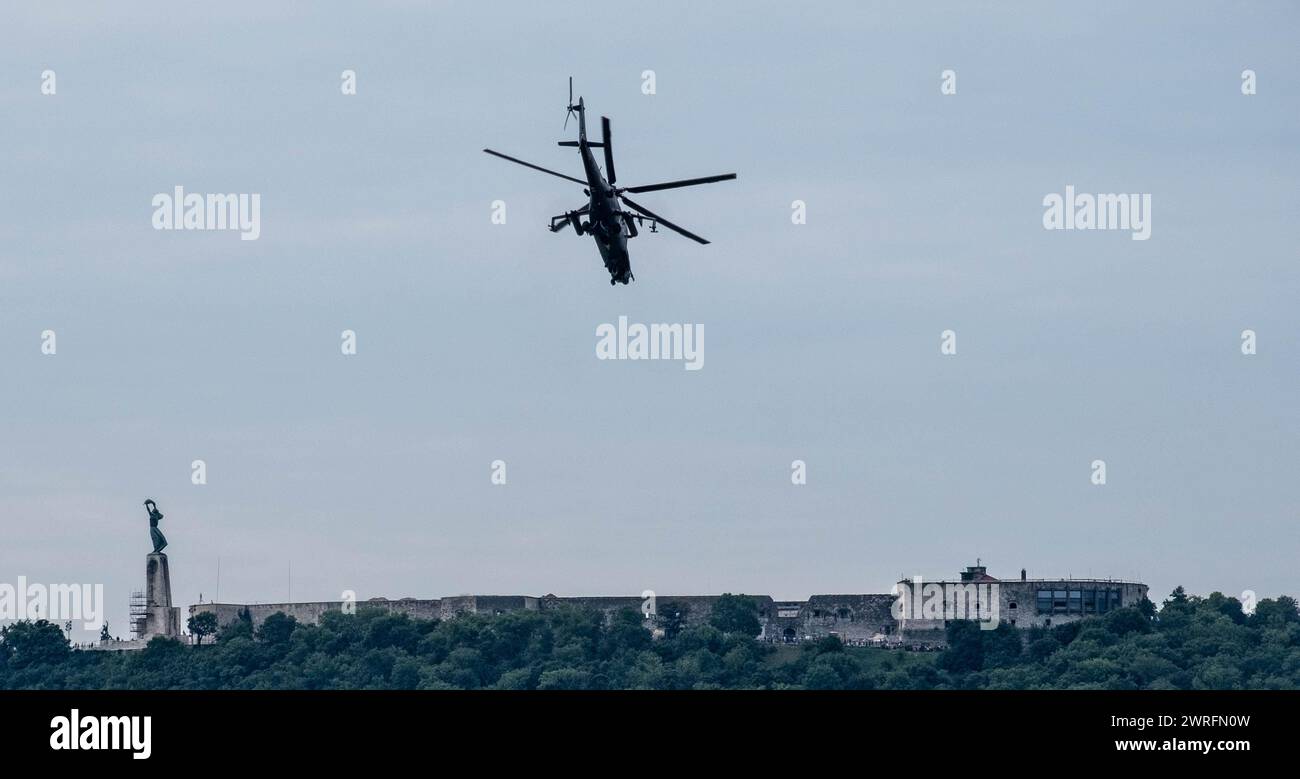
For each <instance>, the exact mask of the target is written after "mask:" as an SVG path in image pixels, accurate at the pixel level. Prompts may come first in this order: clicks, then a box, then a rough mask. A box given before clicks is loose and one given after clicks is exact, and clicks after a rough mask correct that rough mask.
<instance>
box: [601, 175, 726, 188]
mask: <svg viewBox="0 0 1300 779" xmlns="http://www.w3.org/2000/svg"><path fill="white" fill-rule="evenodd" d="M735 177H736V174H735V173H723V174H722V175H720V176H705V177H703V178H698V179H682V180H681V181H665V182H664V183H662V184H646V185H644V186H640V187H623V189H622V191H623V192H658V191H659V190H661V189H676V188H678V187H693V186H695V185H696V184H712V183H713V182H715V181H730V180H731V179H734V178H735ZM611 183H612V182H611Z"/></svg>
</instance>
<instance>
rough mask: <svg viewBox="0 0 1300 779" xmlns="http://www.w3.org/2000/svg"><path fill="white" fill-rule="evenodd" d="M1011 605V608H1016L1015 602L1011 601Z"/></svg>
mask: <svg viewBox="0 0 1300 779" xmlns="http://www.w3.org/2000/svg"><path fill="white" fill-rule="evenodd" d="M1009 605H1010V606H1011V608H1013V609H1014V608H1015V607H1016V602H1015V601H1011V603H1010V604H1009Z"/></svg>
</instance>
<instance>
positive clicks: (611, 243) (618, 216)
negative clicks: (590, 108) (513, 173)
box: [483, 76, 736, 286]
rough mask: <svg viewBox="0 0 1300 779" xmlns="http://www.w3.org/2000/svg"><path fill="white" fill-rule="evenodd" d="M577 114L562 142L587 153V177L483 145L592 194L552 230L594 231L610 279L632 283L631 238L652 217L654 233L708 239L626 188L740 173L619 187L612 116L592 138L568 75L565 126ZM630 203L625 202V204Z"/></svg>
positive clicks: (686, 183) (653, 188) (672, 185)
mask: <svg viewBox="0 0 1300 779" xmlns="http://www.w3.org/2000/svg"><path fill="white" fill-rule="evenodd" d="M574 114H577V116H578V140H576V141H560V142H559V144H560V146H565V147H570V148H576V149H577V150H578V154H579V155H580V156H581V157H582V168H583V171H584V172H585V173H586V180H583V179H580V178H575V177H573V176H566V175H565V174H563V173H559V172H556V171H553V170H550V169H548V168H543V167H542V166H540V165H534V164H532V163H531V162H525V161H523V160H521V159H518V158H516V157H511V156H510V155H508V154H502V153H501V152H499V151H493V150H492V149H484V150H483V151H485V152H487V153H488V154H491V155H493V156H496V157H500V158H501V159H504V160H509V161H511V162H514V163H518V164H520V165H523V166H524V167H527V168H532V169H533V170H538V171H541V172H542V173H549V174H551V175H552V176H558V177H560V178H562V179H565V180H566V181H572V182H573V183H575V184H581V185H582V186H583V187H584V189H583V193H584V194H586V195H587V196H588V197H589V198H590V200H589V201H588V202H587V203H586V204H585V205H583V206H582V207H581V208H577V209H574V210H572V211H566V212H564V213H563V214H560V215H559V216H553V217H551V223H550V230H551V232H553V233H558V232H559V231H561V230H563V229H564V228H565V227H572V228H573V231H574V232H575V233H577V234H578V235H579V236H582V235H590V236H591V237H592V238H593V239H594V240H595V241H596V248H597V249H599V250H600V257H601V259H602V260H603V261H604V262H605V269H606V270H608V271H609V283H610V286H613V285H614V284H615V283H618V284H628V283H630V282H632V281H634V280H635V277H634V276H633V275H632V263H631V260H630V259H629V257H628V253H627V242H628V239H630V238H635V237H637V235H638V234H639V232H640V231H639V230H638V229H637V228H638V226H642V227H643V226H645V223H646V222H647V221H648V222H649V223H650V227H649V231H650V232H652V233H657V232H659V230H658V228H659V227H660V226H663V227H667V228H668V229H669V230H672V231H673V232H676V233H680V234H681V235H684V236H686V237H687V238H690V239H691V240H692V241H696V242H698V243H702V244H707V243H708V241H707V240H705V239H704V238H701V237H700V236H698V235H696V234H695V233H692V232H691V231H690V230H687V229H685V228H683V227H681V226H679V225H675V224H673V223H672V222H670V221H668V220H667V219H664V218H663V217H662V216H659V215H658V214H656V213H655V212H653V211H651V210H650V209H648V208H646V207H645V206H643V205H640V204H638V203H636V202H634V201H633V200H632V199H631V198H629V197H627V195H625V194H623V193H624V192H631V193H633V194H639V193H642V192H658V191H659V190H662V189H676V188H678V187H693V186H695V185H697V184H712V183H714V182H717V181H728V180H730V179H734V178H735V177H736V174H735V173H723V174H721V175H718V176H704V177H702V178H694V179H682V180H679V181H665V182H663V183H660V184H645V185H642V186H637V187H619V186H615V184H616V182H617V180H618V179H617V175H616V174H615V172H614V146H613V138H612V136H611V134H610V129H609V117H607V116H602V117H601V118H600V129H601V139H600V141H599V142H596V141H588V140H587V106H586V103H585V102H584V101H583V99H582V97H581V96H579V97H578V102H577V103H576V104H575V103H574V102H573V77H572V76H570V77H569V106H568V110H567V112H566V113H565V115H564V129H566V130H567V129H568V128H569V119H570V118H571V117H573V115H574ZM593 148H600V149H603V150H604V153H605V171H604V173H603V174H602V173H601V170H600V168H599V167H598V166H597V165H596V158H595V156H593V154H592V151H591V150H592V149H593ZM620 204H621V206H626V207H627V208H626V209H625V208H623V207H621V206H620Z"/></svg>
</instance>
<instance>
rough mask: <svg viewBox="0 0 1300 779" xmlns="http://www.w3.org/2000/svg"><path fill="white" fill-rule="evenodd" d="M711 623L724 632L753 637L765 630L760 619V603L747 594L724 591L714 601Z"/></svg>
mask: <svg viewBox="0 0 1300 779" xmlns="http://www.w3.org/2000/svg"><path fill="white" fill-rule="evenodd" d="M709 624H710V625H712V626H713V627H715V628H717V629H718V630H721V631H722V632H723V633H740V634H741V635H745V636H749V637H750V638H753V637H755V636H757V635H758V634H759V633H761V632H763V626H762V625H761V624H760V623H759V621H758V604H757V603H755V602H754V599H753V598H750V597H747V596H745V595H732V594H731V593H723V594H722V595H721V596H719V597H718V599H717V600H716V601H714V602H713V612H712V614H711V615H710V617H709Z"/></svg>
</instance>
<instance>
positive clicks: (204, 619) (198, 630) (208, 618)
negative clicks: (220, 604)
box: [185, 611, 217, 645]
mask: <svg viewBox="0 0 1300 779" xmlns="http://www.w3.org/2000/svg"><path fill="white" fill-rule="evenodd" d="M185 624H186V627H188V628H189V629H190V632H191V633H193V634H194V639H195V643H196V644H199V645H202V644H203V637H204V636H210V635H212V634H213V633H216V632H217V615H216V614H213V613H212V612H210V611H200V612H199V613H198V614H195V615H194V616H192V617H190V619H189V621H188V622H186V623H185Z"/></svg>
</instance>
